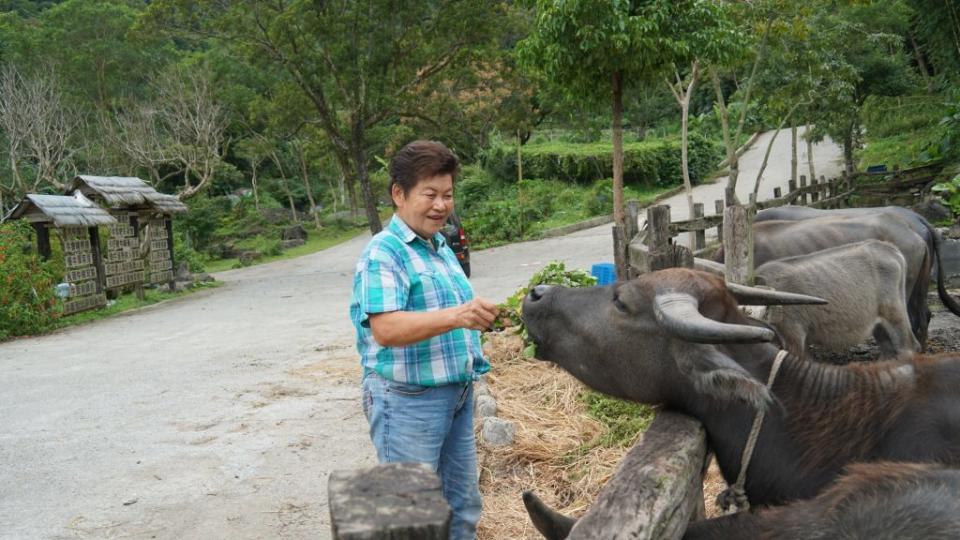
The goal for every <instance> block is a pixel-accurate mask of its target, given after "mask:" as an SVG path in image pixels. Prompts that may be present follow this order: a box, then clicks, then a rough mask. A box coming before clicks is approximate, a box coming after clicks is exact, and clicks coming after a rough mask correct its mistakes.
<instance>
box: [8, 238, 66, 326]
mask: <svg viewBox="0 0 960 540" xmlns="http://www.w3.org/2000/svg"><path fill="white" fill-rule="evenodd" d="M31 230H32V229H31V227H30V225H29V224H28V223H26V222H20V221H15V222H10V223H5V224H3V225H0V340H2V339H7V338H9V337H12V336H22V335H29V334H35V333H38V332H42V331H44V330H46V329H47V328H49V327H50V326H51V325H52V324H53V322H54V321H55V320H56V319H57V318H58V317H59V314H60V311H59V309H60V308H59V305H58V303H57V299H56V297H55V296H54V293H53V287H54V285H55V284H56V283H57V281H58V277H57V275H56V274H55V273H54V270H53V265H52V264H51V263H48V262H45V261H42V260H41V259H40V257H39V256H38V255H37V254H36V253H35V252H33V251H32V240H31Z"/></svg>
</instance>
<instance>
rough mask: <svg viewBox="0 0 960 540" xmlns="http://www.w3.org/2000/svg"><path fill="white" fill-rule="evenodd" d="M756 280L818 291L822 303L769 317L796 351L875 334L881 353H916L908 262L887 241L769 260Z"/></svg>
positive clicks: (844, 344) (834, 346) (843, 345)
mask: <svg viewBox="0 0 960 540" xmlns="http://www.w3.org/2000/svg"><path fill="white" fill-rule="evenodd" d="M755 273H756V277H757V283H758V284H764V285H769V286H771V287H773V288H774V289H777V290H780V291H790V292H795V293H803V294H809V295H816V296H819V297H821V298H823V299H824V300H826V301H827V305H825V306H788V307H783V308H781V309H780V310H778V311H777V312H775V313H776V315H775V318H776V320H768V322H770V323H771V324H772V325H773V326H774V327H775V328H776V329H777V332H779V333H780V336H781V338H782V339H783V343H784V345H785V347H786V348H787V349H788V350H789V351H790V352H792V353H793V354H796V355H803V354H805V353H806V350H807V346H808V345H810V344H813V345H816V346H817V347H820V348H822V349H826V350H831V351H839V350H844V349H847V348H849V347H852V346H854V345H858V344H860V343H863V342H864V341H865V340H866V339H867V338H868V337H870V336H871V335H873V336H874V337H875V338H876V340H877V344H878V345H879V346H880V349H881V352H882V356H884V357H892V356H897V355H899V354H901V353H907V352H917V351H918V350H920V343H919V342H918V341H917V339H916V338H915V337H914V335H913V332H912V331H911V328H910V320H909V318H908V317H907V305H906V300H905V298H906V293H905V289H906V276H907V263H906V260H905V259H904V257H903V255H902V254H901V253H900V250H898V249H897V247H896V246H894V245H893V244H890V243H889V242H883V241H880V240H864V241H863V242H857V243H855V244H847V245H842V246H837V247H833V248H829V249H824V250H822V251H816V252H814V253H811V254H809V255H799V256H796V257H787V258H785V259H776V260H773V261H769V262H767V263H765V264H763V265H761V266H759V267H757V269H756V271H755Z"/></svg>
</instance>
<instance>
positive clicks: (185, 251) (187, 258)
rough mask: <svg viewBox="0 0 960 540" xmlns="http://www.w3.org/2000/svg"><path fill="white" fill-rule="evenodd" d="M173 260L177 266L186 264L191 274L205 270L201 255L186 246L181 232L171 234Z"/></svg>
mask: <svg viewBox="0 0 960 540" xmlns="http://www.w3.org/2000/svg"><path fill="white" fill-rule="evenodd" d="M173 259H174V260H175V261H176V263H177V264H178V265H179V264H180V263H181V262H186V263H187V267H188V268H190V271H191V272H203V271H204V270H205V269H206V268H205V266H204V262H203V255H201V254H200V252H199V251H197V250H196V249H193V248H192V247H191V246H189V245H188V244H187V241H186V238H185V237H184V234H183V232H182V231H176V230H175V231H174V233H173Z"/></svg>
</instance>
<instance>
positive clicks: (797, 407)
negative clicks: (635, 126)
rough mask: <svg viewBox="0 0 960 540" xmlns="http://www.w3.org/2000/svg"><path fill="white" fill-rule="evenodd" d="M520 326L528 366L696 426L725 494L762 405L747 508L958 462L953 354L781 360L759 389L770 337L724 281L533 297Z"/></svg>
mask: <svg viewBox="0 0 960 540" xmlns="http://www.w3.org/2000/svg"><path fill="white" fill-rule="evenodd" d="M735 292H736V294H737V295H738V296H739V297H740V298H741V302H742V303H752V302H755V299H751V298H748V297H747V296H746V295H745V294H744V292H743V288H742V287H739V286H738V288H737V289H736V290H735ZM747 292H749V291H747ZM523 319H524V322H525V323H526V328H527V331H528V333H529V335H530V336H531V338H532V339H533V340H534V342H535V343H536V356H537V358H539V359H542V360H547V361H551V362H554V363H556V364H558V365H559V366H560V367H562V368H564V369H565V370H567V371H568V372H570V373H571V374H572V375H573V376H574V377H576V378H577V379H579V380H580V381H582V382H583V383H585V384H586V385H587V386H590V387H592V388H594V389H596V390H598V391H600V392H604V393H606V394H609V395H612V396H615V397H619V398H622V399H628V400H633V401H638V402H642V403H651V404H663V405H665V406H666V407H668V408H671V409H674V410H677V411H679V412H682V413H686V414H688V415H690V416H693V417H695V418H697V419H698V420H699V421H700V422H701V423H703V425H704V427H705V429H706V432H707V437H708V442H709V444H710V446H711V448H712V449H713V451H714V452H715V454H716V457H717V462H718V464H719V466H720V470H721V472H722V474H723V477H724V478H725V479H726V480H727V482H728V483H730V484H732V483H733V482H734V481H735V480H736V478H737V475H738V473H739V469H740V456H741V453H742V452H743V449H744V446H745V443H746V440H747V436H748V432H749V431H750V427H751V424H752V422H753V419H754V414H755V412H756V411H757V410H758V409H761V408H767V411H766V418H765V420H764V422H763V425H762V430H761V431H760V435H759V438H758V439H757V444H756V448H755V451H754V453H753V458H752V461H751V462H750V468H749V471H748V473H749V474H747V478H746V484H745V491H746V495H747V497H748V498H749V500H750V503H751V504H753V505H771V504H781V503H784V502H787V501H790V500H794V499H805V498H810V497H812V496H814V495H816V494H817V493H818V492H819V491H820V490H822V489H823V488H824V487H825V486H826V485H827V484H828V483H830V482H831V481H832V480H833V479H835V478H836V477H837V476H838V475H839V474H840V472H841V471H842V470H843V468H844V467H845V466H847V465H848V464H850V463H853V462H859V461H878V460H894V461H917V462H939V463H946V464H952V465H957V464H960V356H958V355H955V354H953V355H951V354H948V355H940V356H924V355H919V354H916V355H909V356H907V357H901V358H898V359H895V360H887V361H883V362H871V363H856V364H850V365H846V366H833V365H826V364H821V363H817V362H812V361H805V360H802V359H799V358H796V357H794V356H791V355H788V356H787V358H786V360H785V361H784V362H783V364H782V367H781V368H780V371H779V374H778V376H777V377H776V379H775V381H774V383H773V385H772V386H771V387H770V388H769V389H768V388H767V386H766V384H765V381H766V380H767V377H768V375H769V373H770V371H771V368H772V365H773V362H774V358H775V357H776V356H777V355H778V352H779V348H778V347H775V346H773V345H771V344H770V343H768V342H769V341H770V340H773V339H774V336H775V333H774V332H773V331H772V330H771V329H769V328H767V327H765V326H763V325H762V324H761V323H758V322H757V321H753V320H751V319H748V318H747V317H746V316H745V315H743V314H742V313H741V311H740V309H739V307H738V304H737V301H736V300H735V299H734V295H733V293H731V289H729V288H728V286H727V285H725V284H724V282H723V280H722V279H721V278H719V277H717V276H713V275H710V274H707V273H705V272H699V271H696V270H690V269H681V268H674V269H668V270H662V271H659V272H653V273H650V274H645V275H643V276H640V277H639V278H636V279H634V280H631V281H627V282H620V283H617V284H615V285H610V286H606V287H591V288H584V289H568V288H563V287H550V286H543V285H541V286H537V287H534V288H533V289H532V290H531V291H530V293H529V294H528V295H527V297H526V298H525V299H524V303H523ZM761 381H764V382H761ZM770 404H774V405H772V406H771V405H770Z"/></svg>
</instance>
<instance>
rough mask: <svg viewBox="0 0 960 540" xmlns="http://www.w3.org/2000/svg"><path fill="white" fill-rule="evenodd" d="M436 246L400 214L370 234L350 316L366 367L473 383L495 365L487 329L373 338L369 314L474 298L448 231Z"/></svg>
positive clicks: (409, 377)
mask: <svg viewBox="0 0 960 540" xmlns="http://www.w3.org/2000/svg"><path fill="white" fill-rule="evenodd" d="M433 241H434V243H435V244H436V245H437V248H436V249H434V248H433V246H432V245H431V243H430V242H428V241H426V240H424V239H423V238H421V237H419V236H417V234H416V233H415V232H413V230H411V229H410V227H409V226H407V224H406V223H404V221H403V220H402V219H400V218H399V217H398V216H396V215H394V216H393V219H391V220H390V223H389V225H387V227H386V229H384V230H383V231H381V232H380V233H379V234H377V235H376V236H374V237H373V239H371V240H370V243H369V244H367V248H366V249H365V250H364V252H363V255H362V256H361V257H360V261H359V262H358V263H357V270H356V273H355V274H354V276H353V295H352V296H351V298H350V318H351V319H352V320H353V326H354V327H355V328H356V330H357V350H358V351H359V352H360V363H361V364H362V365H363V368H364V372H367V371H375V372H377V373H378V374H379V375H380V376H382V377H383V378H385V379H388V380H391V381H397V382H402V383H408V384H418V385H422V386H441V385H444V384H451V383H460V382H467V381H470V380H473V379H476V378H477V377H478V376H479V375H480V374H482V373H486V372H487V371H489V370H490V364H489V363H488V362H487V360H486V358H484V357H483V352H482V351H481V349H480V332H478V331H476V330H468V329H466V328H457V329H455V330H451V331H449V332H445V333H443V334H440V335H438V336H434V337H432V338H430V339H426V340H423V341H420V342H418V343H414V344H411V345H407V346H403V347H383V346H381V345H380V344H378V343H377V342H376V340H374V339H373V331H372V330H371V329H370V317H369V316H370V315H374V314H377V313H386V312H390V311H437V310H440V309H444V308H449V307H454V306H458V305H460V304H463V303H465V302H468V301H470V300H472V299H473V296H474V294H473V287H471V286H470V282H469V281H467V276H466V275H464V273H463V270H462V269H461V268H460V263H459V262H457V257H456V255H454V254H453V251H451V250H450V248H449V247H447V244H446V242H445V241H444V239H443V235H441V234H439V233H437V234H435V235H434V238H433Z"/></svg>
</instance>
